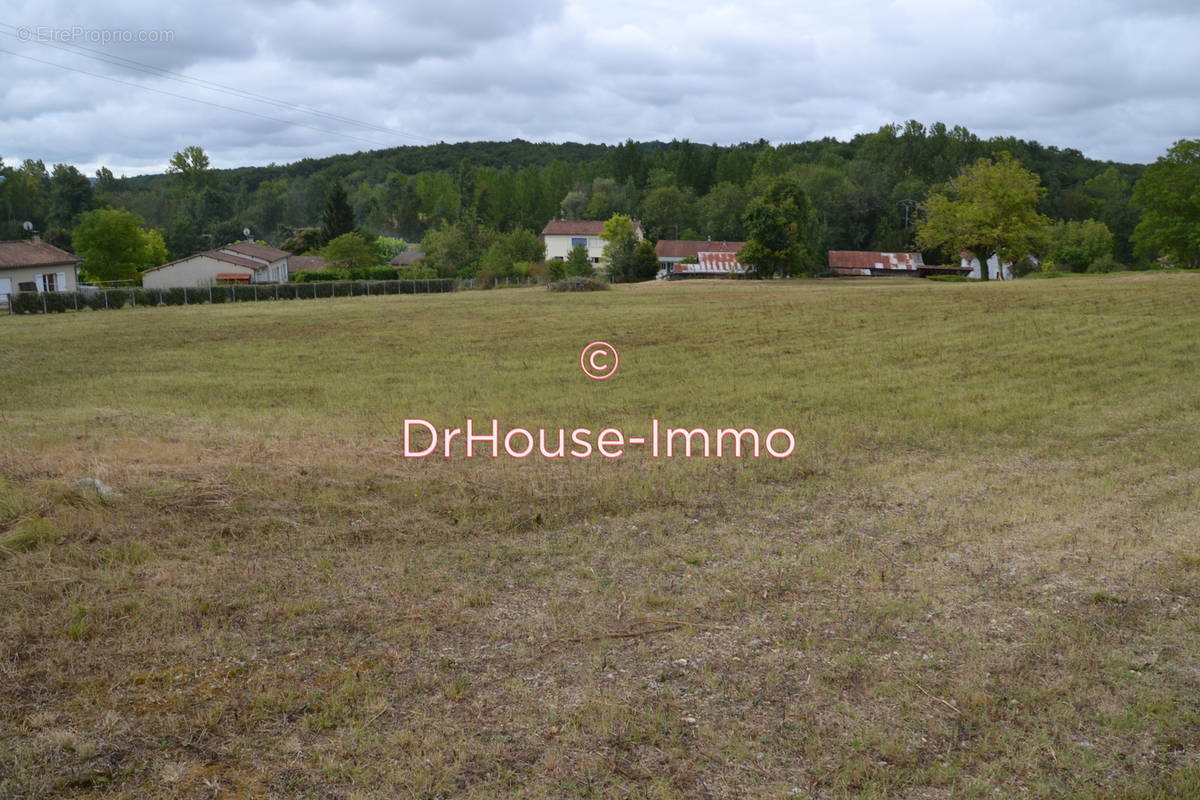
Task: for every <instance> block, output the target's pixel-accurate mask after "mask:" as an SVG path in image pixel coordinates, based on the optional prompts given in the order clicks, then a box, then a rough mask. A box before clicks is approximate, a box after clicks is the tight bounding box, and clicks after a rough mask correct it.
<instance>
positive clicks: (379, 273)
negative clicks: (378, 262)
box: [349, 267, 396, 281]
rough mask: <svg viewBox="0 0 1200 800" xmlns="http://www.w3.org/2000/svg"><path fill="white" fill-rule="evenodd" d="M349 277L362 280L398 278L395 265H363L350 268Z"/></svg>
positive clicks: (390, 279)
mask: <svg viewBox="0 0 1200 800" xmlns="http://www.w3.org/2000/svg"><path fill="white" fill-rule="evenodd" d="M349 277H351V278H353V279H354V280H360V281H392V280H395V279H396V268H395V267H363V268H362V269H352V270H350V275H349Z"/></svg>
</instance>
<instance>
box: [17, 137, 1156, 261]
mask: <svg viewBox="0 0 1200 800" xmlns="http://www.w3.org/2000/svg"><path fill="white" fill-rule="evenodd" d="M197 144H198V145H200V146H201V147H202V146H203V144H204V143H203V142H197ZM1001 151H1008V152H1010V153H1012V154H1013V155H1014V156H1015V157H1016V158H1017V159H1019V160H1020V161H1021V162H1022V163H1023V164H1024V165H1025V166H1026V167H1028V168H1029V169H1031V170H1033V171H1034V172H1036V173H1037V175H1038V176H1039V177H1040V178H1041V181H1042V183H1043V185H1044V186H1045V187H1046V189H1047V194H1046V196H1045V198H1044V200H1043V201H1042V204H1041V208H1040V210H1041V211H1042V212H1043V213H1045V214H1046V215H1047V216H1049V217H1051V218H1052V219H1060V220H1084V219H1097V220H1100V221H1102V222H1104V223H1105V224H1107V225H1108V227H1109V228H1110V229H1111V230H1112V232H1113V234H1115V239H1116V248H1115V254H1116V256H1117V257H1118V258H1121V259H1129V258H1130V256H1131V248H1130V243H1129V237H1130V234H1131V233H1132V232H1133V229H1134V226H1135V225H1136V223H1137V220H1138V213H1137V211H1136V209H1135V208H1134V207H1133V206H1132V205H1131V203H1130V197H1131V193H1132V186H1133V183H1134V182H1135V181H1136V180H1137V178H1138V176H1139V175H1140V174H1141V171H1142V169H1143V167H1142V166H1141V165H1135V164H1119V163H1112V162H1102V161H1096V160H1093V159H1089V158H1086V157H1085V156H1084V155H1083V154H1082V153H1080V152H1079V151H1077V150H1073V149H1069V148H1068V149H1060V148H1058V147H1053V146H1045V145H1041V144H1039V143H1037V142H1030V141H1024V140H1020V139H1015V138H992V139H981V138H979V137H977V136H976V135H974V134H972V133H971V132H969V131H967V130H966V129H965V128H962V127H959V126H955V127H947V126H946V125H943V124H941V123H936V124H933V125H930V126H928V127H926V126H925V125H922V124H920V123H917V122H909V123H906V124H904V125H887V126H884V127H882V128H880V129H879V130H878V131H876V132H875V133H871V134H863V135H859V136H855V137H854V138H853V139H851V140H850V141H838V140H836V139H832V138H826V139H821V140H819V141H808V142H800V143H794V144H783V145H771V144H769V143H767V142H765V141H758V142H754V143H744V144H740V145H733V146H715V145H704V144H697V143H693V142H689V141H686V140H684V141H672V142H669V143H664V142H642V143H637V142H633V141H628V142H626V143H624V144H620V145H593V144H577V143H564V144H551V143H532V142H526V141H522V140H513V141H510V142H469V143H459V144H445V143H441V144H436V145H430V146H414V147H397V148H392V149H386V150H375V151H368V152H359V153H354V154H348V155H337V156H330V157H327V158H319V159H304V160H302V161H298V162H296V163H293V164H287V165H270V166H265V167H241V168H237V169H228V170H208V169H201V170H200V172H202V173H203V174H200V175H198V176H197V175H189V176H186V180H185V176H183V175H157V176H141V177H136V178H128V179H126V178H113V177H112V176H111V174H110V173H108V174H106V173H105V172H104V171H101V174H100V179H99V180H98V181H96V183H95V193H96V198H97V200H98V201H99V202H100V203H102V204H108V205H111V206H112V207H115V208H122V209H128V210H131V211H134V212H136V213H137V214H139V215H140V216H141V217H142V218H143V219H144V220H145V222H146V224H147V225H149V226H152V227H155V228H159V229H161V230H162V231H163V234H164V236H165V239H166V243H167V246H168V249H169V251H170V254H171V256H172V257H178V256H181V255H187V254H189V253H191V252H195V251H197V250H200V249H204V246H205V244H206V243H207V242H211V241H220V240H231V239H234V238H237V237H238V236H239V235H240V232H241V230H242V228H244V227H249V228H251V229H252V230H253V231H254V235H255V237H256V238H260V239H265V240H268V241H270V242H272V243H279V242H282V241H283V240H284V239H286V238H287V237H288V236H289V235H290V233H291V231H292V229H293V228H296V227H302V226H311V225H316V224H318V223H319V220H320V214H321V209H322V205H323V202H324V198H325V196H326V193H327V191H328V188H329V186H330V184H331V183H333V182H334V181H338V180H340V181H341V182H342V183H343V184H344V185H345V187H346V189H347V192H348V195H349V199H350V203H351V205H352V207H353V209H354V213H355V216H356V220H357V223H358V224H359V225H361V226H364V227H365V228H368V229H370V230H371V231H373V232H375V233H378V234H386V235H392V236H402V237H404V238H406V239H408V240H409V241H416V240H418V239H420V238H421V237H422V236H424V235H425V233H426V232H427V231H429V230H431V229H434V228H438V227H439V226H442V225H444V224H458V223H461V222H462V221H463V219H464V216H465V215H467V216H469V217H470V218H471V224H474V225H478V226H481V227H482V228H484V229H488V230H492V231H497V232H507V231H512V230H516V229H521V228H523V229H527V230H529V231H532V232H535V233H536V232H538V231H540V230H541V228H542V227H543V226H544V225H545V223H546V221H547V220H549V219H552V218H554V217H558V216H565V217H568V218H571V217H577V218H587V219H606V218H608V217H609V216H610V215H611V214H613V213H616V212H622V213H627V214H630V215H631V216H634V217H636V218H638V219H641V220H642V221H643V223H644V224H645V226H646V230H647V233H648V235H649V236H651V237H652V238H671V239H675V238H711V239H714V240H740V239H742V238H744V236H745V231H744V228H743V226H742V213H743V211H744V209H745V207H746V205H747V203H748V202H749V200H750V199H751V198H752V197H753V196H754V193H755V189H756V186H758V185H759V184H760V183H761V182H762V180H763V179H764V178H767V177H770V176H774V175H779V174H784V173H791V174H794V175H795V176H796V177H797V178H798V179H799V180H800V182H801V184H802V186H803V187H804V189H805V191H806V192H807V194H808V196H809V199H810V201H811V204H812V211H813V213H812V215H811V221H810V223H809V226H808V230H807V231H806V248H807V249H808V251H809V252H810V253H811V256H812V260H813V262H814V263H816V262H819V261H822V260H823V252H824V251H825V250H827V249H878V250H903V249H906V248H910V247H912V246H913V244H912V236H913V221H914V219H915V214H916V206H917V204H918V203H920V202H921V201H922V200H924V199H925V198H926V196H927V195H928V194H929V192H930V191H931V189H932V188H933V187H936V186H937V185H938V184H940V183H943V182H945V181H946V180H948V179H950V178H951V177H953V176H954V175H956V174H957V173H958V172H959V170H960V169H961V168H962V167H964V166H966V165H968V164H970V163H972V162H974V161H975V160H977V159H979V158H981V157H984V156H991V155H994V154H996V153H999V152H1001ZM164 155H166V154H164ZM34 164H35V165H36V164H37V162H34ZM27 166H28V162H27V165H25V166H22V167H20V168H13V167H9V168H8V171H9V172H12V173H15V172H18V171H19V170H21V169H26V167H27ZM201 166H203V165H201ZM29 168H30V169H33V170H36V166H33V167H29ZM42 170H43V175H45V176H46V180H45V182H46V184H47V185H49V184H50V183H52V182H53V181H52V177H53V176H49V175H46V171H45V168H44V167H42ZM185 184H186V186H185ZM53 197H54V192H53V191H50V190H49V189H47V191H46V196H45V198H44V200H43V201H42V202H41V203H40V204H39V203H38V202H37V201H36V198H35V199H34V200H32V201H30V203H31V207H30V208H29V209H22V210H20V211H17V212H15V213H14V214H12V215H11V217H12V219H13V220H20V219H23V218H33V219H34V222H35V224H36V225H38V227H39V229H41V230H48V231H49V232H50V234H51V236H53V235H54V228H55V227H56V219H63V218H64V214H63V213H62V211H61V210H60V211H59V214H58V217H57V218H56V216H55V213H54V209H53V208H51V206H52V205H53V202H52V200H53ZM10 202H11V198H10ZM18 206H19V203H18ZM38 215H40V216H41V219H38V218H37V217H38ZM60 227H61V228H62V230H61V231H60V232H59V236H60V238H61V236H62V234H63V233H64V232H65V231H66V230H69V228H68V226H66V225H65V224H64V225H60ZM8 233H10V234H11V233H12V232H8Z"/></svg>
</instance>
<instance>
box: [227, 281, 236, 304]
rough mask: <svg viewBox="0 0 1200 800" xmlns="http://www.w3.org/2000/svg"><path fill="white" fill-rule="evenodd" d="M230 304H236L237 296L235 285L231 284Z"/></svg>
mask: <svg viewBox="0 0 1200 800" xmlns="http://www.w3.org/2000/svg"><path fill="white" fill-rule="evenodd" d="M229 302H231V303H236V302H237V295H236V294H234V293H233V284H232V283H231V284H229Z"/></svg>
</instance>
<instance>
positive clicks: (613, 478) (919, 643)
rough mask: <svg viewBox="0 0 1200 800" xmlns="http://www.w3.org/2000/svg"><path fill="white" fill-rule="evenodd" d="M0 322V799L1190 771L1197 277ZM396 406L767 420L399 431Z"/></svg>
mask: <svg viewBox="0 0 1200 800" xmlns="http://www.w3.org/2000/svg"><path fill="white" fill-rule="evenodd" d="M0 337H2V340H3V342H4V344H5V355H4V357H3V358H4V360H3V381H2V384H0V385H2V387H3V388H2V389H0V393H2V394H0V396H2V397H3V402H2V404H0V429H2V430H3V432H4V440H3V446H2V449H0V474H2V475H3V483H2V484H0V548H2V549H0V609H2V613H0V797H6V798H7V797H14V798H15V797H22V798H24V797H85V796H103V797H130V798H157V797H162V798H167V797H172V798H173V797H195V798H201V797H202V798H218V797H220V798H231V797H267V796H271V797H344V798H450V797H456V798H458V797H462V798H495V797H529V798H561V797H620V798H624V797H628V798H914V799H915V798H970V797H979V798H995V797H1026V798H1076V799H1080V798H1097V799H1098V798H1126V800H1134V799H1135V798H1136V799H1138V800H1150V798H1194V797H1198V796H1200V613H1198V612H1200V544H1198V542H1200V515H1198V512H1197V509H1198V508H1200V276H1193V275H1147V276H1137V275H1124V276H1107V277H1097V278H1081V279H1078V280H1072V281H1018V282H1008V283H990V284H953V283H942V284H936V283H929V282H917V281H889V280H879V281H862V282H837V281H826V282H818V281H801V282H790V283H785V284H779V283H755V282H720V283H718V282H712V283H707V282H696V283H685V284H669V285H667V284H654V285H642V286H630V287H619V288H616V289H614V290H613V291H609V292H599V293H588V294H570V295H562V294H553V293H549V292H546V291H544V290H538V289H520V290H507V291H496V292H467V293H459V294H454V295H438V296H401V297H386V298H356V299H338V300H329V301H305V302H299V301H297V302H279V303H258V304H250V303H247V304H244V305H232V306H215V307H186V308H163V309H136V310H124V311H119V312H85V313H82V314H67V315H57V316H38V317H13V318H0ZM594 339H605V340H607V341H609V342H612V343H613V344H614V345H615V346H616V347H617V348H618V349H619V350H620V352H621V356H622V364H621V369H620V372H619V373H618V374H617V375H616V376H615V377H614V378H612V379H611V380H607V381H604V382H594V381H590V380H588V379H587V378H586V377H584V375H583V374H582V373H581V372H580V370H579V365H578V356H579V351H580V349H581V348H582V347H583V345H584V344H586V343H587V342H589V341H592V340H594ZM409 417H414V418H415V417H423V418H426V419H429V420H431V421H433V422H435V423H437V424H439V425H445V426H461V425H462V424H463V423H464V421H465V419H467V418H468V417H470V418H472V419H475V420H476V421H480V422H482V421H486V420H489V419H491V418H493V417H495V418H499V419H500V421H501V424H502V426H518V425H520V426H525V427H535V428H536V427H539V426H541V427H548V428H556V427H559V426H565V427H568V428H573V427H588V428H593V429H595V428H599V427H603V426H607V425H612V426H617V427H621V428H624V429H626V430H627V431H628V432H629V433H630V434H631V435H638V434H643V433H645V432H647V429H648V427H649V424H650V423H649V421H650V419H651V418H655V417H656V418H658V419H661V420H663V422H664V424H670V425H674V426H689V427H690V426H703V427H706V428H710V429H711V428H716V427H724V426H737V427H744V426H751V425H753V426H759V427H761V428H763V429H764V430H768V429H771V428H775V427H780V426H783V427H787V428H789V429H791V430H792V431H794V432H795V434H796V437H797V442H798V448H797V452H796V454H795V455H793V456H792V457H791V458H789V459H784V460H775V459H767V458H764V459H760V460H743V461H737V460H734V459H729V458H726V459H724V460H720V461H718V460H715V459H709V460H704V459H692V460H682V459H674V460H670V461H668V460H666V459H658V460H655V459H652V458H650V457H648V455H647V454H645V453H644V452H635V453H631V454H630V456H628V457H626V458H624V459H620V460H612V461H609V460H605V459H600V458H591V459H585V460H577V459H565V460H562V461H548V460H545V459H537V458H535V459H529V460H525V461H519V460H514V459H508V458H501V459H498V460H491V459H475V460H471V461H467V460H464V459H461V458H458V459H452V460H449V461H447V460H443V459H433V458H430V459H423V460H416V459H411V460H406V459H404V458H403V457H402V454H401V433H402V422H403V420H404V419H405V418H409ZM87 477H92V478H98V479H101V480H103V481H105V482H106V483H108V484H110V485H111V486H112V487H113V488H114V489H115V490H116V491H117V492H118V494H116V495H113V496H109V497H103V498H102V497H99V496H98V495H97V494H96V493H95V492H94V491H92V490H90V489H87V488H84V487H79V486H77V485H76V481H78V480H79V479H81V478H87Z"/></svg>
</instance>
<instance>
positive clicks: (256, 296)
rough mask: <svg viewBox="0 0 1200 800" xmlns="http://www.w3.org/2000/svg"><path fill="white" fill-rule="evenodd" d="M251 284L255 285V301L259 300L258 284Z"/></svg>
mask: <svg viewBox="0 0 1200 800" xmlns="http://www.w3.org/2000/svg"><path fill="white" fill-rule="evenodd" d="M251 286H253V287H254V299H255V301H257V300H258V284H257V283H253V284H251Z"/></svg>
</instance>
